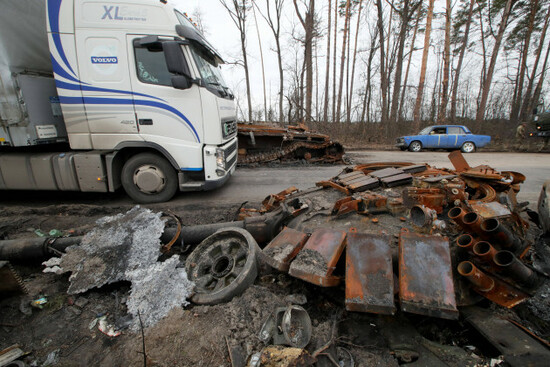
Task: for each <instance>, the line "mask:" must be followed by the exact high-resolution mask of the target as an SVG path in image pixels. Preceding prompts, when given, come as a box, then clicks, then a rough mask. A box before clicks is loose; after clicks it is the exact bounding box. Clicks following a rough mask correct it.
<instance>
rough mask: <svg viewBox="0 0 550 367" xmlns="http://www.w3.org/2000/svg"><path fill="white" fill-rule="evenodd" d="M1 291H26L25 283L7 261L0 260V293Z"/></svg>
mask: <svg viewBox="0 0 550 367" xmlns="http://www.w3.org/2000/svg"><path fill="white" fill-rule="evenodd" d="M3 293H27V288H26V287H25V283H23V280H22V279H21V277H20V276H19V274H17V272H16V271H15V269H14V268H13V266H11V264H10V263H9V262H7V261H0V294H3Z"/></svg>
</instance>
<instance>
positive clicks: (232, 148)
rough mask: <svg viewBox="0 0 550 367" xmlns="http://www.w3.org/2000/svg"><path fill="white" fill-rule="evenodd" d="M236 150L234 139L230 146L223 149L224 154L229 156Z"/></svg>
mask: <svg viewBox="0 0 550 367" xmlns="http://www.w3.org/2000/svg"><path fill="white" fill-rule="evenodd" d="M236 150H237V141H235V143H233V144H231V145H230V146H228V147H227V149H226V150H225V156H226V157H229V156H230V155H231V154H233V152H235V151H236Z"/></svg>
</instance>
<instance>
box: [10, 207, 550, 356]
mask: <svg viewBox="0 0 550 367" xmlns="http://www.w3.org/2000/svg"><path fill="white" fill-rule="evenodd" d="M319 205H321V204H319ZM240 206H241V203H234V204H220V205H208V204H206V205H204V204H202V205H198V204H187V205H186V204H181V203H178V204H170V203H168V204H155V205H150V206H147V207H148V208H150V209H152V210H153V211H164V212H172V213H175V214H176V215H178V216H179V217H180V218H181V219H182V223H183V225H194V224H205V223H217V222H226V221H233V220H236V218H237V214H238V211H239V208H240ZM259 206H260V203H247V207H259ZM321 206H322V205H321ZM131 208H132V205H116V206H107V205H93V204H89V205H76V204H75V205H48V206H43V207H33V206H29V205H26V206H22V205H21V206H18V205H10V206H4V207H2V211H1V212H0V238H1V239H17V238H26V237H35V236H36V234H35V231H36V230H41V231H42V232H46V233H47V232H48V231H50V230H52V229H57V230H60V231H62V232H63V233H66V234H71V235H81V234H84V233H86V232H88V231H89V230H90V229H92V228H93V227H94V223H95V221H96V220H97V219H99V218H101V217H104V216H107V215H114V214H119V213H124V212H126V211H128V210H129V209H131ZM380 218H381V221H382V222H384V221H385V220H386V221H387V223H388V224H389V227H388V228H392V231H393V230H397V229H398V228H399V227H401V226H403V225H404V224H403V223H402V222H401V221H400V220H399V219H398V218H396V217H393V216H390V215H388V216H387V217H383V216H381V217H380ZM315 220H319V221H321V222H322V220H321V219H319V218H317V219H315ZM315 220H312V223H313V222H315ZM342 223H343V225H345V227H348V228H349V227H350V225H355V224H353V223H351V222H349V221H344V222H342ZM350 223H351V224H350ZM361 223H362V224H361ZM361 223H358V224H357V226H359V225H364V226H371V227H376V225H375V224H373V222H372V221H371V220H370V219H369V220H365V219H361ZM300 225H301V226H303V225H304V223H301V224H300ZM394 227H395V228H394ZM393 234H395V233H393ZM541 246H545V247H547V245H546V244H541ZM178 251H179V249H176V250H175V252H176V253H178ZM182 255H183V257H185V256H186V254H182ZM14 267H15V269H16V270H17V272H18V273H19V274H20V275H21V277H22V279H23V281H24V284H25V286H26V288H27V290H28V294H26V295H15V296H12V297H9V298H4V299H0V350H1V349H3V348H6V347H9V346H11V345H13V344H18V345H19V346H20V348H21V349H22V350H23V351H24V352H25V353H27V355H26V356H25V357H24V360H25V361H26V362H27V363H28V364H29V365H31V366H145V365H146V366H231V359H230V353H229V350H237V351H239V352H240V353H241V354H242V355H244V356H247V355H252V354H254V353H256V352H259V351H261V349H262V346H263V344H262V342H261V341H260V339H259V332H260V329H261V327H262V324H263V323H264V321H265V320H266V319H267V318H268V316H269V315H270V314H271V313H272V312H273V311H274V310H275V309H276V308H277V307H281V306H285V305H290V304H301V305H302V306H303V307H304V308H305V309H306V310H307V311H308V313H309V315H310V317H311V320H312V326H313V331H312V340H311V342H310V344H309V345H308V346H307V348H306V349H307V350H308V351H309V352H310V353H312V354H313V353H315V352H316V351H317V352H321V351H322V352H321V356H320V357H319V363H318V365H319V366H331V364H330V362H328V360H327V359H326V357H324V356H323V353H324V352H327V351H328V350H327V351H324V349H323V347H324V346H326V345H327V342H329V341H333V342H334V343H333V344H334V346H336V345H337V346H338V347H340V348H345V349H344V350H347V351H349V352H350V353H351V354H352V355H353V357H354V359H355V365H356V366H397V365H399V364H402V363H403V361H404V360H405V359H406V358H404V357H403V356H401V355H399V354H398V353H395V349H396V348H395V343H396V342H395V341H392V335H394V334H400V333H401V332H402V331H399V330H408V331H407V332H410V333H412V334H410V335H412V336H411V337H410V338H409V341H410V343H411V345H419V344H421V345H423V348H429V349H430V350H431V351H432V352H433V353H435V354H436V355H438V357H439V359H440V360H441V361H444V362H445V364H446V365H449V366H457V367H458V366H465V365H470V366H489V365H495V364H494V363H491V360H492V359H493V358H497V357H498V355H499V353H498V352H496V351H495V350H494V349H493V348H491V347H490V346H488V345H487V343H486V342H485V341H484V340H483V338H481V337H480V336H479V335H478V334H477V333H476V332H475V331H474V330H473V329H472V328H471V327H470V326H469V325H468V324H466V323H465V322H464V321H463V320H458V321H448V320H442V319H436V318H429V317H422V316H418V315H416V316H415V315H412V314H407V315H406V316H405V315H404V314H401V313H398V315H397V316H396V317H393V318H392V317H383V316H377V315H373V314H363V313H353V312H346V311H345V307H344V298H345V297H344V287H343V286H340V287H336V288H319V287H316V286H313V285H311V284H308V283H305V282H303V281H300V280H298V279H295V278H292V277H290V276H288V275H286V274H283V273H280V272H277V271H275V270H273V269H271V268H270V267H269V266H267V265H265V264H262V265H261V266H260V271H259V275H258V277H257V279H256V281H255V283H254V285H253V286H252V287H250V288H248V289H247V290H246V291H245V292H244V293H243V294H242V295H240V296H238V297H235V298H234V299H233V300H231V301H230V302H228V303H224V304H219V305H214V306H199V305H189V306H186V307H178V308H175V309H173V310H172V311H171V312H170V314H169V315H168V316H167V317H165V318H164V319H162V320H161V321H160V322H159V323H158V324H156V325H155V326H152V327H149V328H147V329H145V330H143V335H142V333H141V332H131V331H129V330H127V329H124V325H126V321H127V320H126V318H127V312H126V311H127V309H126V301H127V297H128V294H129V290H130V284H129V283H128V282H118V283H115V284H110V285H107V286H103V287H101V288H100V289H92V290H89V291H87V292H85V293H83V294H80V295H77V296H69V295H67V293H66V292H67V288H68V286H69V275H67V274H65V275H56V274H51V273H49V274H44V273H42V272H41V270H42V268H43V267H42V266H41V265H40V264H39V263H15V264H14ZM42 296H45V297H46V298H47V300H48V302H47V303H46V304H45V306H44V307H43V308H42V309H39V308H34V307H31V306H30V303H31V301H33V300H36V299H38V298H40V297H42ZM549 302H550V291H549V287H548V286H547V285H546V286H544V287H542V288H541V290H540V291H539V294H538V295H537V296H536V297H534V298H533V299H532V300H531V301H530V302H528V303H526V304H523V305H521V306H520V307H518V308H517V309H516V310H515V312H511V311H508V310H504V309H502V308H499V307H496V306H494V305H491V304H490V303H489V302H487V301H483V302H482V303H481V305H482V306H484V307H487V308H489V309H491V310H494V311H495V312H497V313H500V314H504V315H506V316H508V317H512V318H513V319H515V320H517V321H521V322H522V323H523V324H524V325H527V326H529V327H530V328H531V330H532V331H534V332H535V333H537V334H538V335H539V336H541V337H543V338H545V339H546V340H548V338H549V336H550V329H549V325H550V312H549V310H550V308H549ZM101 316H106V318H107V321H108V322H109V323H110V324H112V325H113V326H114V327H115V328H116V329H121V331H122V334H121V335H120V336H116V337H110V336H107V335H105V334H103V333H102V332H101V331H99V330H98V326H97V319H98V317H101ZM396 323H397V324H398V329H392V328H395V327H396V326H395V324H396ZM392 325H393V326H392ZM404 325H409V326H410V327H409V328H408V329H407V328H405V329H399V328H402V327H404ZM388 330H390V331H388ZM391 330H398V331H397V332H392V331H391ZM403 333H405V332H404V331H403ZM403 335H405V334H403ZM407 335H408V334H407ZM413 341H414V342H413ZM443 347H444V348H443ZM331 348H333V346H331ZM411 348H412V347H411ZM405 349H406V348H405ZM442 350H444V351H442ZM323 363H324V364H323Z"/></svg>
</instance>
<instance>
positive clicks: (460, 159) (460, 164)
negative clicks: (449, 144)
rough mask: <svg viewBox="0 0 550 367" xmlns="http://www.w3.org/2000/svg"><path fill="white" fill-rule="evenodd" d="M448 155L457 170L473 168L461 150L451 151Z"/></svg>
mask: <svg viewBox="0 0 550 367" xmlns="http://www.w3.org/2000/svg"><path fill="white" fill-rule="evenodd" d="M448 157H449V160H450V161H451V163H452V164H453V167H454V168H455V170H456V171H457V172H463V171H467V170H469V169H470V168H471V167H470V165H469V164H468V162H466V159H465V158H464V155H462V153H461V152H460V150H454V151H452V152H451V153H449V155H448Z"/></svg>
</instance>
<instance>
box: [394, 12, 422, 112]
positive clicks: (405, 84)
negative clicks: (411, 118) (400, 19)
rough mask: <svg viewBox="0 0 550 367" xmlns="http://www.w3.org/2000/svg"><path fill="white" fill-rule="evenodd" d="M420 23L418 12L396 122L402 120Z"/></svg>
mask: <svg viewBox="0 0 550 367" xmlns="http://www.w3.org/2000/svg"><path fill="white" fill-rule="evenodd" d="M419 23H420V12H418V16H417V17H416V22H415V24H414V32H413V37H412V41H411V49H410V50H409V60H408V61H407V70H406V71H405V80H403V88H401V97H400V99H399V113H398V114H397V119H398V121H401V120H402V119H403V108H404V104H405V94H406V93H407V84H408V82H409V71H410V69H411V61H412V56H413V53H414V43H415V42H416V34H417V33H418V24H419Z"/></svg>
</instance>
